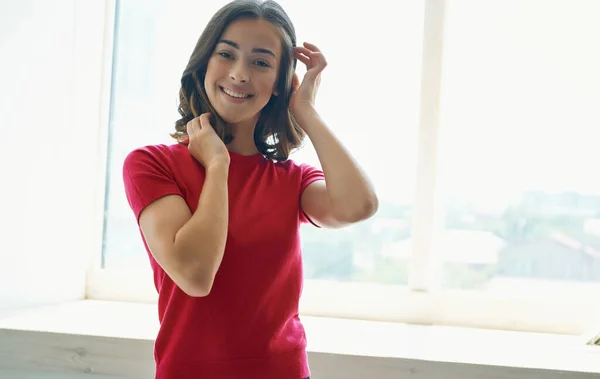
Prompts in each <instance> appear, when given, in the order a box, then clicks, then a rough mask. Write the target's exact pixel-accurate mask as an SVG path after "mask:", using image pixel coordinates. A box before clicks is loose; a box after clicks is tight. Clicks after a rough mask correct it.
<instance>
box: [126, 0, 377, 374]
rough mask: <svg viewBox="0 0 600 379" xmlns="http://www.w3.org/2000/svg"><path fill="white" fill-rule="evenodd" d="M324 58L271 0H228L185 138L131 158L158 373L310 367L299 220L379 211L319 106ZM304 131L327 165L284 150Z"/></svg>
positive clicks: (187, 116)
mask: <svg viewBox="0 0 600 379" xmlns="http://www.w3.org/2000/svg"><path fill="white" fill-rule="evenodd" d="M297 61H300V62H302V63H303V64H305V65H306V67H307V72H306V74H305V76H304V78H303V80H302V83H301V84H300V82H299V80H298V77H297V76H296V74H295V73H294V71H295V67H296V62H297ZM325 66H326V61H325V58H324V56H323V54H322V53H321V52H320V51H319V49H318V48H317V47H316V46H315V45H313V44H310V43H304V44H303V46H296V36H295V31H294V27H293V25H292V23H291V21H290V20H289V18H288V16H287V14H286V13H285V12H284V10H283V9H282V8H281V7H280V6H279V5H278V4H277V3H276V2H273V1H265V2H261V1H258V0H257V1H253V0H240V1H233V2H231V3H229V4H227V5H225V6H224V7H223V8H221V9H220V10H219V11H218V12H217V13H216V14H215V15H214V16H213V18H212V19H211V20H210V22H209V23H208V25H207V27H206V29H205V30H204V32H203V33H202V35H201V36H200V39H199V40H198V43H197V45H196V47H195V49H194V51H193V53H192V56H191V58H190V61H189V64H188V66H187V68H186V69H185V71H184V73H183V76H182V79H181V90H180V107H179V112H180V114H181V116H182V118H181V119H180V120H178V121H177V122H176V126H175V129H176V131H175V133H173V137H175V138H176V139H177V142H176V143H174V144H172V145H152V146H145V147H141V148H138V149H136V150H134V151H132V152H131V153H130V154H129V155H128V156H127V158H126V160H125V162H124V167H123V178H124V182H125V189H126V193H127V198H128V201H129V204H130V206H131V208H132V210H133V212H134V214H135V217H136V218H137V220H138V224H139V227H140V231H141V235H142V240H143V242H144V245H145V247H146V249H147V251H148V254H149V257H150V263H151V266H152V269H153V272H154V282H155V286H156V289H157V291H158V293H159V301H158V311H159V320H160V331H159V333H158V336H157V339H156V343H155V360H156V378H158V379H194V378H202V379H265V378H273V379H275V378H277V379H288V378H289V379H302V378H307V377H308V376H309V375H310V370H309V365H308V360H307V354H306V337H305V333H304V328H303V326H302V323H301V322H300V319H299V315H298V302H299V299H300V295H301V291H302V259H301V251H300V250H301V249H300V240H299V228H300V225H301V223H305V222H311V223H313V224H314V225H315V226H317V227H332V228H339V227H343V226H345V225H349V224H351V223H354V222H358V221H361V220H364V219H367V218H369V217H371V216H372V215H373V214H374V213H375V212H376V210H377V207H378V200H377V197H376V195H375V193H374V190H373V188H372V186H371V185H370V184H369V181H368V179H367V178H366V176H365V175H364V173H362V171H361V170H360V169H359V167H358V166H357V164H356V163H355V162H354V160H353V159H352V157H351V156H350V155H349V153H348V151H347V150H346V149H345V148H344V147H343V146H342V144H341V143H340V142H339V141H338V139H336V137H335V136H334V134H333V133H332V132H331V130H330V129H329V128H328V127H327V126H326V124H325V123H324V121H323V120H322V119H321V117H319V114H318V113H317V111H316V109H315V104H314V100H315V95H316V92H317V88H318V85H319V82H320V76H321V72H322V71H323V69H324V68H325ZM357 116H359V115H357ZM358 120H359V119H358V117H357V122H359V121H358ZM306 135H308V137H309V138H310V139H311V141H312V142H313V145H314V147H315V149H316V152H317V154H318V157H319V160H320V163H321V165H322V167H323V170H322V171H321V170H318V169H316V168H314V167H311V166H309V165H306V164H297V163H295V162H293V161H292V160H290V159H288V156H289V154H290V152H291V151H293V150H294V149H295V148H297V147H299V146H300V144H301V142H302V140H303V138H304V137H305V136H306Z"/></svg>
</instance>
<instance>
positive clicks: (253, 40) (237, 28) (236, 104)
mask: <svg viewBox="0 0 600 379" xmlns="http://www.w3.org/2000/svg"><path fill="white" fill-rule="evenodd" d="M280 62H281V36H280V34H279V31H278V30H277V28H276V27H275V26H273V25H272V24H271V23H269V22H268V21H263V20H237V21H234V22H232V23H231V24H230V25H229V26H228V28H227V29H226V30H225V32H224V33H223V35H222V37H221V39H220V40H219V41H218V42H217V45H216V46H215V50H214V51H213V54H212V56H211V57H210V59H209V61H208V67H207V69H206V76H205V78H204V88H205V90H206V94H207V96H208V99H209V101H210V103H211V104H212V106H213V108H214V109H215V110H216V111H217V113H218V114H219V115H220V116H221V118H222V119H223V120H225V122H227V123H229V124H237V123H240V122H245V121H250V120H253V121H254V123H256V121H257V120H258V116H259V114H260V111H261V110H262V109H263V108H264V106H265V105H267V103H268V102H269V100H270V99H271V96H272V95H277V93H276V92H275V88H276V85H277V80H278V73H279V66H280Z"/></svg>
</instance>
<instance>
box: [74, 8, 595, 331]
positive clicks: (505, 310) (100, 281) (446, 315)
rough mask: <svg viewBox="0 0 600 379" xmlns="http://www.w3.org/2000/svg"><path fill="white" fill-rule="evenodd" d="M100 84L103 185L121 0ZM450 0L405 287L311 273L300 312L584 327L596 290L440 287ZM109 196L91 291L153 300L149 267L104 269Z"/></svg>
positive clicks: (440, 37) (99, 225)
mask: <svg viewBox="0 0 600 379" xmlns="http://www.w3.org/2000/svg"><path fill="white" fill-rule="evenodd" d="M104 5H105V14H106V24H105V30H103V31H98V32H97V36H96V37H97V38H98V40H102V41H104V42H103V43H104V62H103V65H102V69H101V70H102V72H101V75H102V91H101V104H100V109H99V115H100V123H99V124H100V130H99V132H98V136H99V140H98V151H99V154H98V162H97V165H96V166H97V167H99V168H100V169H99V170H98V183H97V187H96V188H100V189H104V188H105V178H106V164H105V162H106V156H107V139H108V120H109V117H108V116H109V112H110V104H111V99H110V95H111V77H112V63H113V39H114V33H113V31H114V23H115V8H116V0H105V3H104ZM444 15H445V0H425V15H424V37H423V55H422V56H423V60H422V61H423V64H422V72H421V79H422V82H421V94H420V98H421V103H420V107H421V108H420V124H419V131H418V135H419V140H418V141H419V142H418V158H417V171H416V185H415V195H414V199H413V206H414V208H413V209H414V213H413V214H414V219H413V229H412V241H413V245H412V255H411V258H410V270H409V283H408V286H392V285H382V284H376V283H343V282H331V281H322V280H306V282H305V287H304V293H303V297H302V300H301V313H302V314H303V315H311V316H325V317H340V318H359V319H367V320H380V321H391V322H407V323H419V324H441V325H454V326H466V327H480V328H492V329H505V330H519V331H532V332H550V333H565V334H581V333H583V332H586V329H585V328H586V326H589V325H592V324H593V323H594V322H595V320H597V319H600V303H598V302H597V301H595V297H593V294H592V293H590V294H584V293H580V292H578V293H577V296H573V295H574V293H573V291H570V290H569V289H567V288H566V289H565V290H564V291H562V292H561V293H556V294H554V296H553V297H552V298H548V297H542V296H539V294H536V293H533V292H528V291H527V290H526V289H524V290H523V291H521V292H519V293H509V294H502V295H500V294H490V293H486V292H477V291H459V290H442V289H440V288H439V287H438V283H437V279H439V275H438V272H439V269H440V267H439V263H438V262H439V260H436V259H435V256H434V253H433V252H434V251H435V249H434V243H435V242H436V238H435V237H436V235H437V232H438V230H439V229H440V226H441V225H439V222H440V221H441V220H442V217H440V216H441V214H442V213H441V210H440V204H441V202H440V201H438V197H439V190H436V189H437V188H438V185H437V176H438V175H437V171H438V170H437V161H438V150H439V149H438V139H439V134H440V133H439V129H438V126H439V122H438V114H439V109H440V87H441V76H442V70H441V68H442V53H443V44H444V37H445V36H444ZM104 197H105V194H104V192H103V191H102V190H99V191H98V195H97V206H96V210H97V212H96V220H95V225H96V230H95V231H94V232H95V238H94V240H93V241H91V243H90V246H91V248H92V249H93V256H94V259H93V261H92V263H91V265H90V269H89V272H88V275H87V286H86V297H87V298H88V299H94V300H109V301H127V302H156V300H157V294H156V291H155V289H154V287H153V278H152V273H151V271H150V268H149V267H148V269H147V270H144V269H127V270H123V269H101V254H102V234H103V225H104Z"/></svg>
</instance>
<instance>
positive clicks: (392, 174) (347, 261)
mask: <svg viewBox="0 0 600 379" xmlns="http://www.w3.org/2000/svg"><path fill="white" fill-rule="evenodd" d="M311 1H312V2H313V3H314V4H313V3H311ZM311 1H308V0H307V1H304V2H302V4H300V3H298V2H294V1H287V2H284V1H282V2H281V3H282V6H283V7H284V8H285V9H286V11H287V12H288V13H289V15H290V17H291V18H292V20H293V21H294V23H295V27H296V30H297V37H298V41H299V43H301V42H302V41H309V42H313V43H315V44H317V45H318V46H319V47H320V48H321V49H322V50H323V51H324V53H325V54H326V57H327V59H328V62H329V66H328V67H327V69H326V71H325V73H324V77H323V80H322V84H321V87H320V91H319V95H318V98H317V102H318V108H319V110H320V112H321V114H322V115H323V116H324V118H325V120H326V121H327V122H328V124H329V125H330V127H331V128H332V129H334V131H335V132H336V134H337V135H338V136H339V137H340V138H341V139H342V140H343V141H344V142H345V143H346V145H347V146H348V148H349V149H350V150H351V151H352V152H353V153H354V155H355V157H356V158H357V159H358V161H359V162H361V164H362V165H363V167H364V169H365V170H366V171H367V172H368V173H369V175H370V176H371V178H372V180H373V182H374V184H375V185H376V186H377V188H378V191H379V193H380V197H381V211H380V212H379V214H378V215H377V217H374V218H373V219H371V220H369V221H367V222H364V223H362V224H359V225H356V226H354V227H353V228H349V229H345V230H334V231H331V230H318V229H317V228H314V227H312V226H305V227H303V228H302V234H303V237H304V238H303V248H304V253H305V272H306V275H307V278H308V279H324V280H335V281H370V282H383V283H401V284H406V268H405V266H406V265H405V264H403V263H397V264H393V265H390V263H389V262H388V260H389V259H388V258H387V254H389V250H390V247H392V246H393V244H394V243H397V242H399V241H401V240H403V239H406V238H407V237H408V236H409V233H410V205H411V198H412V195H413V191H414V190H413V185H412V183H413V177H414V163H415V143H414V141H415V140H416V130H417V123H418V93H419V73H420V67H421V66H420V51H421V45H422V39H421V36H422V27H423V25H422V15H423V2H406V3H405V4H403V5H400V7H401V10H402V12H400V16H398V15H392V14H385V13H384V14H380V13H381V12H380V11H379V9H380V8H381V7H383V6H384V5H385V4H384V3H385V2H384V1H383V0H378V1H379V2H380V3H381V4H380V5H381V7H373V8H369V9H367V10H366V11H365V10H364V9H361V8H360V7H356V8H352V9H350V10H348V12H349V14H347V15H346V17H344V18H339V20H338V21H337V23H336V28H338V29H339V30H344V38H340V34H339V33H331V32H326V31H328V30H329V28H330V27H331V24H330V20H331V18H332V17H336V16H337V14H338V12H339V4H338V3H336V2H329V3H325V4H323V2H318V4H317V1H316V0H311ZM225 3H226V1H217V0H215V1H212V2H210V3H209V4H206V2H197V1H182V0H180V1H175V2H167V1H161V0H155V1H153V2H150V3H148V2H147V1H146V0H144V1H123V2H119V3H118V12H117V27H116V43H115V59H114V62H115V63H114V75H113V77H114V81H113V105H112V116H111V124H110V145H109V150H110V152H109V164H110V168H109V170H108V172H109V180H108V187H107V188H108V193H107V201H106V232H105V238H104V249H103V267H104V268H106V269H107V270H110V269H113V268H131V267H135V268H143V269H149V266H148V258H147V254H146V252H145V250H144V248H143V245H142V244H141V240H140V236H139V232H138V230H137V226H136V224H135V220H134V218H133V216H132V212H131V210H130V209H129V206H128V204H127V201H126V198H125V195H124V189H123V184H122V179H121V167H122V162H123V159H124V158H125V156H126V154H127V153H128V152H129V151H131V150H132V149H134V148H135V147H138V146H141V145H144V144H152V143H173V142H174V140H172V139H171V138H170V137H169V135H168V133H169V132H171V131H172V128H173V124H174V121H175V120H176V119H177V118H178V114H177V113H176V107H177V103H176V99H177V94H178V85H179V75H180V74H181V71H182V70H183V68H184V67H185V64H186V62H187V59H188V58H189V55H190V54H191V52H192V49H193V47H194V46H195V43H196V40H197V38H198V37H199V35H200V33H201V32H202V29H203V28H204V26H205V24H206V23H207V22H208V17H209V16H210V15H212V14H213V13H214V12H215V11H216V10H217V9H218V8H219V7H220V6H222V5H223V4H225ZM313 7H316V8H319V9H320V11H319V12H313V11H311V9H313ZM189 13H193V14H197V15H199V16H198V19H197V23H189V22H182V21H181V20H186V19H187V18H188V16H187V15H188V14H189ZM165 15H166V16H165ZM361 17H362V18H364V19H365V20H372V19H379V20H380V21H381V22H378V23H377V24H372V25H371V24H369V25H370V26H369V28H371V29H370V30H371V31H368V30H369V29H365V28H356V27H354V20H356V19H358V18H361ZM398 17H400V18H398ZM382 18H383V19H382ZM369 22H370V21H369ZM396 23H399V24H400V25H401V26H400V29H399V27H398V25H397V24H396ZM399 32H400V33H399ZM366 46H368V48H366ZM390 62H394V65H395V68H394V70H393V72H389V74H388V75H381V74H380V73H381V69H382V68H384V67H386V66H388V65H389V63H390ZM298 66H299V69H298V72H299V76H300V77H302V75H304V72H305V69H304V67H303V65H302V64H301V63H300V62H299V65H298ZM398 104H401V106H398ZM348 109H353V110H356V111H355V112H348ZM292 159H295V160H298V161H302V162H308V163H311V164H313V165H315V166H317V167H320V164H319V161H318V159H317V157H316V154H314V149H313V148H312V146H311V144H310V141H307V143H306V144H305V147H303V148H302V149H301V150H300V151H298V152H297V153H296V154H294V155H292ZM382 162H386V163H384V164H382ZM374 247H375V248H374ZM398 272H400V273H402V274H401V275H398Z"/></svg>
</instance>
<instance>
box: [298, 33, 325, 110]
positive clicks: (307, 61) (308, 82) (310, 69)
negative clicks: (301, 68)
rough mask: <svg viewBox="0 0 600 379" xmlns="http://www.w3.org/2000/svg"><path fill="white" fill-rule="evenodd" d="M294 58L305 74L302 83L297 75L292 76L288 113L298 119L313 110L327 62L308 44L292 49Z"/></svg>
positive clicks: (316, 49)
mask: <svg viewBox="0 0 600 379" xmlns="http://www.w3.org/2000/svg"><path fill="white" fill-rule="evenodd" d="M294 58H296V59H298V60H299V61H300V62H302V63H304V65H306V74H304V78H303V79H302V83H300V80H299V79H298V75H297V74H294V80H293V82H292V96H291V98H290V111H291V112H292V114H293V115H294V117H295V118H296V119H298V118H301V116H302V114H303V113H305V112H310V111H313V110H314V105H315V98H316V96H317V90H318V89H319V84H320V83H321V73H322V72H323V70H324V69H325V67H326V66H327V61H326V60H325V56H323V53H321V50H319V48H318V47H316V46H315V45H313V44H311V43H308V42H304V47H301V46H297V47H294Z"/></svg>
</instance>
